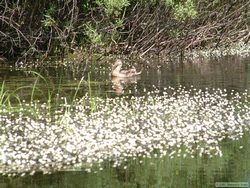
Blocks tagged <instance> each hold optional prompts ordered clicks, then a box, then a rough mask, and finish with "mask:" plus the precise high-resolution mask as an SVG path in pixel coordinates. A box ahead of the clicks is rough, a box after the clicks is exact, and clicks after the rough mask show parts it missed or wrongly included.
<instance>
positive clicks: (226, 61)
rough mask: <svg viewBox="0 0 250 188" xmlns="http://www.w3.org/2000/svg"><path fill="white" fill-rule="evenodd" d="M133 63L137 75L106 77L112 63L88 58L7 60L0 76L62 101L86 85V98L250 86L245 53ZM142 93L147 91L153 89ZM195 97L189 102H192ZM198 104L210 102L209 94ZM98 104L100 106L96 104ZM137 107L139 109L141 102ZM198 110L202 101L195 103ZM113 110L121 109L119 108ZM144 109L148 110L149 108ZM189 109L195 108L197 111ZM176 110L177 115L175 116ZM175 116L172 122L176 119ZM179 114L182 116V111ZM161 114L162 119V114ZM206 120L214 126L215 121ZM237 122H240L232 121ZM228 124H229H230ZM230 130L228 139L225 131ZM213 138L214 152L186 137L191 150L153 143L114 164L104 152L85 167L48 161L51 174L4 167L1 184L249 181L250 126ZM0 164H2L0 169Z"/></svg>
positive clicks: (25, 95)
mask: <svg viewBox="0 0 250 188" xmlns="http://www.w3.org/2000/svg"><path fill="white" fill-rule="evenodd" d="M125 66H126V65H125ZM136 66H137V68H138V69H142V74H141V76H139V77H136V78H129V79H119V78H111V77H110V69H111V68H110V66H108V65H103V64H101V65H89V66H88V67H87V68H86V67H80V68H79V69H69V68H68V67H57V68H56V67H50V68H44V69H42V68H39V69H35V71H36V73H34V72H29V71H24V70H19V69H16V68H13V67H12V68H11V67H8V66H6V65H1V69H0V81H1V82H2V83H4V84H5V88H7V89H8V90H9V91H15V92H16V93H18V95H19V96H20V98H21V99H22V100H25V101H29V100H30V98H31V93H32V91H33V90H34V89H33V88H34V87H33V86H34V85H36V88H37V89H35V90H38V92H35V93H36V95H35V96H34V98H35V99H39V100H40V101H43V100H45V101H46V100H47V98H46V97H45V98H46V99H44V95H45V94H44V93H46V92H47V90H48V88H49V90H50V91H52V93H53V94H52V95H51V96H52V99H53V100H54V99H56V97H57V95H59V94H60V96H61V97H65V98H67V100H68V101H70V99H71V98H72V97H74V98H77V97H82V96H84V95H85V94H86V93H88V96H89V95H90V97H91V98H95V97H100V98H104V99H105V98H112V99H116V98H118V99H119V98H122V97H124V96H128V97H129V99H126V100H130V99H131V97H135V100H139V99H140V97H142V96H144V95H146V93H147V92H152V91H156V90H157V92H158V93H161V92H162V91H163V90H164V88H169V87H171V88H174V89H175V88H177V89H178V88H179V87H181V88H184V89H183V90H187V91H189V90H190V89H191V90H192V92H194V91H193V89H194V88H195V91H198V90H201V92H203V91H210V90H216V89H219V90H222V91H224V92H225V93H228V94H230V93H235V92H239V95H243V93H245V92H248V93H249V91H246V90H249V89H250V58H249V57H245V58H242V57H236V56H227V57H223V58H219V59H216V58H214V59H213V58H211V59H209V60H204V59H199V60H196V61H189V62H185V63H181V64H180V63H174V62H173V63H157V66H156V65H153V63H138V64H136ZM38 74H39V75H38ZM40 75H41V76H40ZM43 78H45V79H43ZM81 79H83V81H82V82H81V83H80V84H79V81H80V80H81ZM45 80H46V81H45ZM180 93H181V92H180ZM218 93H220V92H215V94H211V95H208V97H207V98H209V97H211V96H212V97H211V100H213V96H215V95H217V94H218ZM178 94H179V93H178V92H177V95H178ZM148 95H149V96H150V95H151V94H148ZM160 95H161V94H160ZM194 95H195V94H194ZM244 95H245V94H244ZM153 96H155V94H153ZM180 96H181V99H180V100H181V101H182V102H183V100H184V102H186V98H185V96H186V94H183V95H182V94H180ZM202 96H203V95H202ZM157 97H158V95H157V94H156V97H155V98H157ZM219 97H222V98H219V99H216V100H217V101H219V102H218V103H220V102H221V101H220V100H222V101H224V100H225V99H224V98H223V94H221V96H219ZM168 98H169V96H167V97H166V98H164V99H162V98H160V99H159V101H160V102H159V104H158V98H157V100H155V101H154V102H153V103H157V104H158V105H160V103H161V102H166V100H168ZM177 98H178V96H177ZM183 98H184V99H183ZM225 98H232V96H230V95H229V96H226V97H225ZM32 99H33V98H32ZM182 99H183V100H182ZM193 99H194V98H192V95H190V96H188V100H187V101H189V100H191V101H192V100H193ZM209 99H210V98H209ZM64 100H65V99H64ZM140 100H141V99H140ZM202 100H203V99H202ZM229 101H230V99H229ZM199 102H200V101H199ZM238 102H240V100H237V103H238ZM172 103H174V102H169V103H168V102H167V103H166V104H169V105H171V104H172ZM146 104H147V105H148V104H150V105H151V106H152V103H146ZM164 104H165V103H164ZM197 104H199V103H197ZM197 104H196V103H195V104H194V105H197ZM202 104H203V105H207V104H209V105H210V103H209V101H207V102H205V103H202ZM176 105H177V106H178V105H181V103H176ZM185 105H186V104H184V106H182V107H181V108H185ZM209 105H208V106H209ZM216 105H217V104H216ZM243 105H244V103H240V105H239V106H240V109H239V110H241V108H243V107H242V106H243ZM247 105H249V102H248V103H247ZM96 106H97V107H98V105H96ZM131 106H133V105H131ZM236 106H237V104H236ZM143 107H144V106H143ZM193 107H194V108H196V106H192V105H191V106H189V108H191V109H193ZM227 107H228V106H227ZM176 108H177V107H173V108H171V109H172V110H173V109H176ZM129 109H131V108H129ZM164 109H165V108H164ZM228 109H229V110H228V111H230V109H231V107H230V108H228ZM232 109H233V108H232ZM248 109H249V108H248ZM135 110H136V109H135ZM137 110H138V111H140V109H137ZM154 110H155V109H154ZM157 110H160V108H157V109H156V110H155V111H154V112H155V113H160V111H157ZM200 110H203V109H202V108H201V109H200ZM215 110H216V109H215ZM244 110H245V109H243V110H242V113H245V114H247V115H248V114H249V112H246V111H244ZM117 111H119V108H118V110H117ZM189 111H190V110H189ZM189 111H187V112H186V113H189ZM228 111H226V112H225V114H226V115H225V117H222V119H223V120H225V121H227V118H229V117H228ZM148 112H150V113H151V112H152V111H148ZM184 112H185V111H184ZM194 112H195V113H196V112H197V113H198V111H194ZM219 112H222V113H224V111H223V108H222V109H220V111H219ZM176 113H179V111H176ZM204 113H207V111H204ZM235 113H237V110H236V111H235ZM242 113H239V114H240V115H242V119H244V118H243V116H244V114H242ZM118 114H123V113H118ZM125 115H126V113H125ZM181 115H182V114H181ZM212 115H213V116H217V115H218V116H220V115H221V116H223V115H224V114H216V113H215V114H212ZM184 116H185V114H183V117H184ZM138 117H143V116H136V118H137V119H138ZM147 117H153V116H147ZM154 117H155V116H154ZM156 117H158V118H159V119H158V120H159V121H161V120H163V119H161V118H162V116H158V115H157V114H156ZM171 117H173V118H175V116H174V115H173V116H172V115H171ZM197 117H198V116H197ZM200 117H203V116H199V118H200ZM233 117H235V116H233ZM244 117H245V116H244ZM97 118H98V117H97ZM128 118H131V119H133V118H134V116H133V115H131V116H130V117H128ZM178 118H179V119H181V117H178ZM178 118H177V122H178V121H179V120H178ZM199 118H198V119H199ZM212 118H213V117H212ZM212 118H211V119H212ZM181 120H183V121H184V120H185V119H181ZM79 121H81V119H79V120H78V122H79ZM126 121H127V120H126ZM138 121H139V122H140V123H142V122H147V121H146V120H145V121H142V122H141V119H140V120H138ZM164 121H166V120H165V119H164ZM188 121H189V120H188ZM192 121H196V119H195V118H194V119H192ZM208 121H209V120H208ZM244 122H246V124H248V123H250V121H249V119H248V117H246V119H245V120H244ZM212 123H213V122H212ZM215 123H216V121H215ZM229 124H230V122H229ZM4 125H5V124H2V126H4ZM152 125H153V124H152ZM140 126H141V124H140ZM211 126H212V127H213V125H211ZM235 126H238V124H237V125H235ZM156 127H157V126H156ZM177 127H178V128H182V127H179V126H178V125H176V127H172V129H177ZM244 127H249V125H244ZM107 128H108V127H107ZM226 129H228V130H229V128H226ZM242 129H243V128H242ZM126 130H127V129H126ZM219 130H221V129H219ZM171 131H172V130H170V132H171ZM182 131H187V129H183V130H182ZM207 132H208V131H207ZM133 133H134V132H131V134H133ZM172 133H174V134H175V133H177V132H171V135H172V136H173V134H172ZM1 134H2V135H4V134H5V133H3V132H1ZM152 134H154V133H152ZM228 134H229V133H228ZM237 134H238V135H239V134H241V136H239V137H238V135H237ZM166 135H167V134H166ZM166 135H164V136H162V137H161V138H165V137H166ZM204 135H206V134H205V133H202V136H204ZM208 135H209V134H208ZM211 135H212V133H211ZM219 135H220V134H219ZM147 136H148V137H150V134H149V133H147ZM156 136H157V135H153V136H152V137H156ZM167 136H169V135H167ZM230 136H231V137H232V138H234V139H230ZM234 136H235V137H234ZM170 137H171V136H170ZM170 137H168V138H167V139H166V140H167V142H170V140H171V138H170ZM217 137H218V135H217ZM217 137H216V139H217ZM174 138H176V137H174ZM176 139H177V138H176ZM181 139H183V137H181ZM204 140H205V141H206V139H203V140H202V141H201V142H197V143H193V144H194V145H195V146H197V145H199V144H202V145H206V143H204V142H205V141H204ZM208 140H209V139H208ZM218 140H219V142H218V143H219V147H220V149H219V150H218V151H219V153H217V154H214V153H216V152H214V150H213V151H212V150H211V151H212V153H209V152H207V153H206V152H204V153H202V152H201V151H200V150H201V147H198V146H197V148H199V150H198V149H197V150H195V149H194V148H195V147H194V145H192V146H191V149H192V152H191V151H190V152H188V153H182V152H181V153H180V155H175V154H173V153H175V150H176V151H178V150H179V149H180V148H181V149H183V147H184V146H178V144H177V145H174V146H173V147H171V148H168V149H167V150H166V152H167V154H164V155H155V154H156V153H158V150H157V151H154V152H153V154H152V153H151V154H152V155H150V157H149V156H147V155H136V157H134V156H133V157H127V158H126V157H123V160H122V161H121V162H119V165H114V161H113V160H104V161H103V162H102V163H101V164H99V163H98V164H97V165H93V166H91V168H89V167H88V168H87V167H86V166H85V167H81V168H79V169H77V168H75V167H74V168H70V166H68V168H65V169H56V170H54V171H53V169H52V170H51V171H48V172H49V174H43V173H42V172H36V173H35V174H34V175H29V174H22V173H20V174H18V175H16V176H14V177H12V176H10V177H8V173H7V175H3V176H1V177H0V187H1V188H2V187H3V188H5V187H6V188H7V187H8V188H12V187H32V188H33V187H39V188H40V187H51V188H52V187H53V188H54V187H58V188H59V187H67V188H68V187H69V188H70V187H72V188H75V187H79V188H80V187H157V188H158V187H197V188H199V187H216V186H217V187H222V185H224V187H226V186H228V185H232V184H234V185H235V187H240V186H243V187H247V186H248V183H249V182H250V158H249V156H250V144H249V143H250V134H249V131H248V129H244V130H242V131H240V132H237V128H236V129H233V130H232V133H231V132H230V134H229V136H226V137H223V139H219V138H218ZM1 142H3V141H1ZM119 143H120V142H119ZM183 145H185V144H183ZM2 146H4V147H5V145H4V143H2ZM212 146H214V145H212ZM157 147H158V146H157ZM185 147H187V148H188V147H189V145H185ZM154 149H155V148H154ZM157 149H159V148H157ZM194 150H195V151H194ZM1 151H5V150H1ZM6 151H7V150H6ZM215 151H217V150H215ZM124 152H127V150H125V149H124ZM52 153H53V152H52ZM3 156H5V154H4V153H1V159H0V161H1V164H0V165H1V166H4V165H6V164H2V161H3V159H2V158H3ZM13 160H14V159H13ZM7 166H8V165H7ZM87 166H88V165H87ZM1 168H2V167H1ZM85 168H87V169H88V170H87V171H86V169H85ZM5 169H6V167H5ZM12 170H13V169H12ZM88 171H90V172H88ZM1 172H4V171H3V170H2V169H1Z"/></svg>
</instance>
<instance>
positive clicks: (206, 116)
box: [0, 87, 250, 174]
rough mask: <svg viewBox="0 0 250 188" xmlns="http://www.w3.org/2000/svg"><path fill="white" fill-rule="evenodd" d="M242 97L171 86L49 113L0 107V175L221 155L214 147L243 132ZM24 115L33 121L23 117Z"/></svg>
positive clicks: (36, 107) (39, 107)
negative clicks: (140, 95)
mask: <svg viewBox="0 0 250 188" xmlns="http://www.w3.org/2000/svg"><path fill="white" fill-rule="evenodd" d="M1 95H2V96H1V97H0V98H6V95H7V92H5V91H4V89H1ZM249 97H250V96H249V94H248V93H247V91H246V92H245V93H241V94H239V93H235V92H232V93H230V92H228V91H225V90H221V89H211V90H205V91H202V90H197V89H196V88H191V89H185V88H182V87H179V88H177V89H174V88H166V89H164V91H161V92H159V91H157V90H156V91H154V92H148V93H145V96H142V97H131V98H128V97H117V98H106V99H103V98H97V97H95V100H94V103H93V97H91V96H89V95H85V96H84V97H82V98H78V97H76V95H75V96H74V100H73V102H72V103H68V102H67V100H61V101H60V102H58V104H56V105H57V108H52V107H53V105H51V104H53V103H51V102H50V101H48V102H47V103H46V102H45V103H43V104H40V103H39V102H36V103H26V102H23V101H21V100H19V101H20V102H19V104H18V107H19V110H15V111H14V110H13V111H12V109H14V107H13V106H6V105H1V109H0V110H1V111H0V120H1V121H0V122H1V127H0V132H1V137H0V145H1V148H0V172H1V173H2V174H23V173H30V174H33V173H34V172H36V171H43V172H44V173H48V172H52V171H55V170H61V169H64V168H68V167H69V166H74V167H78V168H79V167H80V168H83V169H85V170H87V171H91V167H92V165H94V164H101V163H102V162H103V161H107V160H108V161H109V160H110V161H112V166H113V167H116V166H119V165H120V164H121V163H122V162H123V161H124V160H126V159H127V158H134V159H135V158H137V157H152V156H158V157H163V156H169V157H170V158H175V157H184V158H185V157H187V156H190V157H195V156H197V155H198V156H203V155H206V156H209V157H213V156H223V153H222V151H221V148H220V142H221V141H222V140H224V139H231V140H237V139H239V138H241V137H242V136H243V134H244V131H248V130H249V122H250V104H249ZM17 98H18V97H17ZM2 101H4V100H2ZM48 103H50V104H48ZM93 105H94V106H93ZM10 107H11V108H10ZM6 108H8V110H6ZM52 109H53V113H52ZM29 110H30V112H34V114H35V115H32V113H24V111H25V112H27V111H29ZM48 111H50V113H48ZM13 112H15V113H13Z"/></svg>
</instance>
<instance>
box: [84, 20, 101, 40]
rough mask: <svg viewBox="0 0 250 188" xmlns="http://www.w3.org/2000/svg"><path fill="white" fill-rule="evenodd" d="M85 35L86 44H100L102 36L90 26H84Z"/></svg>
mask: <svg viewBox="0 0 250 188" xmlns="http://www.w3.org/2000/svg"><path fill="white" fill-rule="evenodd" d="M85 34H86V36H87V40H88V42H90V43H91V44H93V45H100V44H102V35H101V34H99V33H98V32H97V30H96V29H95V28H94V27H93V26H92V25H91V24H89V23H88V24H85Z"/></svg>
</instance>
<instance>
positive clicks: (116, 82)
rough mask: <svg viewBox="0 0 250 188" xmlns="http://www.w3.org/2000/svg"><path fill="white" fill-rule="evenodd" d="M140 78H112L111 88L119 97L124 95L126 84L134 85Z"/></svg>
mask: <svg viewBox="0 0 250 188" xmlns="http://www.w3.org/2000/svg"><path fill="white" fill-rule="evenodd" d="M140 78H141V77H140V76H133V77H127V78H122V77H112V79H111V81H112V88H113V90H114V92H115V93H116V94H117V95H121V94H123V93H124V87H125V86H126V85H128V84H136V83H137V81H138V80H140Z"/></svg>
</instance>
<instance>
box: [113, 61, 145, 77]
mask: <svg viewBox="0 0 250 188" xmlns="http://www.w3.org/2000/svg"><path fill="white" fill-rule="evenodd" d="M122 64H123V63H122V60H121V59H117V60H116V61H115V63H114V64H113V66H112V72H111V75H112V77H120V78H128V77H133V76H137V75H140V74H141V71H140V72H137V71H136V69H135V67H134V66H133V67H132V68H131V69H128V70H121V68H122Z"/></svg>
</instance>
